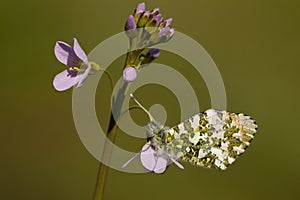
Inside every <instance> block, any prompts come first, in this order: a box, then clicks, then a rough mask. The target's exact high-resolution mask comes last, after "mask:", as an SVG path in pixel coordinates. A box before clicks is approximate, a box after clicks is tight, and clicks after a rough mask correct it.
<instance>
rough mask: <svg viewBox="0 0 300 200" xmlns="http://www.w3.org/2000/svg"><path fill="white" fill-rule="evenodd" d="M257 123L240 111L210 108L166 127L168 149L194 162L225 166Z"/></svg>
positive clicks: (246, 142) (247, 142)
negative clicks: (175, 124) (167, 128)
mask: <svg viewBox="0 0 300 200" xmlns="http://www.w3.org/2000/svg"><path fill="white" fill-rule="evenodd" d="M256 129H257V125H256V124H255V121H254V120H253V119H251V118H250V117H249V116H246V115H244V114H242V113H240V114H236V113H229V112H226V111H219V110H214V109H209V110H207V111H205V112H203V113H199V114H196V115H194V116H193V117H191V118H189V119H187V120H185V121H183V122H181V123H180V124H179V125H177V126H175V127H173V128H171V129H169V130H167V131H166V132H165V133H166V142H167V146H168V149H169V150H168V151H170V150H171V151H172V154H173V155H175V156H176V157H177V158H178V159H179V160H182V161H186V162H190V163H192V164H195V165H197V166H201V167H207V168H215V169H221V170H225V169H226V168H227V167H228V166H229V165H230V164H232V163H233V162H234V161H235V160H236V158H237V157H238V156H240V155H242V154H243V153H244V152H245V149H246V148H247V147H248V146H249V145H250V142H251V141H252V139H253V138H254V134H255V133H256Z"/></svg>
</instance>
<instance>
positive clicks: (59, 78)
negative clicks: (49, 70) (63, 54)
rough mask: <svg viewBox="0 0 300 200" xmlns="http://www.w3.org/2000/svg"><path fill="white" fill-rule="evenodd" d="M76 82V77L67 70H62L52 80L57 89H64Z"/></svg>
mask: <svg viewBox="0 0 300 200" xmlns="http://www.w3.org/2000/svg"><path fill="white" fill-rule="evenodd" d="M77 82H78V80H77V78H76V77H71V76H70V75H69V72H68V70H64V71H62V72H60V73H59V74H57V75H56V76H55V77H54V80H53V86H54V88H55V89H56V90H57V91H64V90H67V89H69V88H71V87H72V86H74V85H75V84H76V83H77Z"/></svg>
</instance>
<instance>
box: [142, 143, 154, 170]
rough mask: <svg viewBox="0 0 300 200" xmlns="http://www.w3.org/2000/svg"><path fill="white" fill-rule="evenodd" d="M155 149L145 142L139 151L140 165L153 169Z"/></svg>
mask: <svg viewBox="0 0 300 200" xmlns="http://www.w3.org/2000/svg"><path fill="white" fill-rule="evenodd" d="M156 159H157V157H156V151H155V150H154V149H153V148H152V147H151V145H150V144H148V143H147V144H145V145H144V146H143V148H142V151H141V162H142V165H143V166H144V167H145V168H146V169H147V170H149V171H151V172H152V171H153V169H154V167H155V165H156Z"/></svg>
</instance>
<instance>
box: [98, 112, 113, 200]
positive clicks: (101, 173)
mask: <svg viewBox="0 0 300 200" xmlns="http://www.w3.org/2000/svg"><path fill="white" fill-rule="evenodd" d="M111 117H112V115H111ZM112 118H113V117H112ZM112 118H111V120H112ZM113 121H114V122H111V121H110V125H109V127H112V128H111V130H110V131H109V132H108V134H107V140H106V142H105V145H104V151H103V155H102V159H103V162H105V163H109V161H110V157H111V151H112V144H113V143H114V141H115V138H116V135H117V125H116V124H115V120H114V119H113ZM113 124H114V125H113ZM108 140H110V141H111V142H112V143H109V142H108ZM107 172H108V166H107V165H104V164H103V163H100V165H99V169H98V176H97V183H96V190H95V194H94V200H102V198H103V194H104V188H105V182H106V177H107Z"/></svg>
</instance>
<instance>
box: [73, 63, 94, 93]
mask: <svg viewBox="0 0 300 200" xmlns="http://www.w3.org/2000/svg"><path fill="white" fill-rule="evenodd" d="M91 68H92V67H91V65H90V64H88V68H87V69H86V70H85V71H84V73H83V74H79V75H78V76H77V81H78V84H77V86H76V88H80V87H82V85H83V83H84V82H85V81H86V79H87V77H88V75H89V73H90V71H91Z"/></svg>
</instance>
